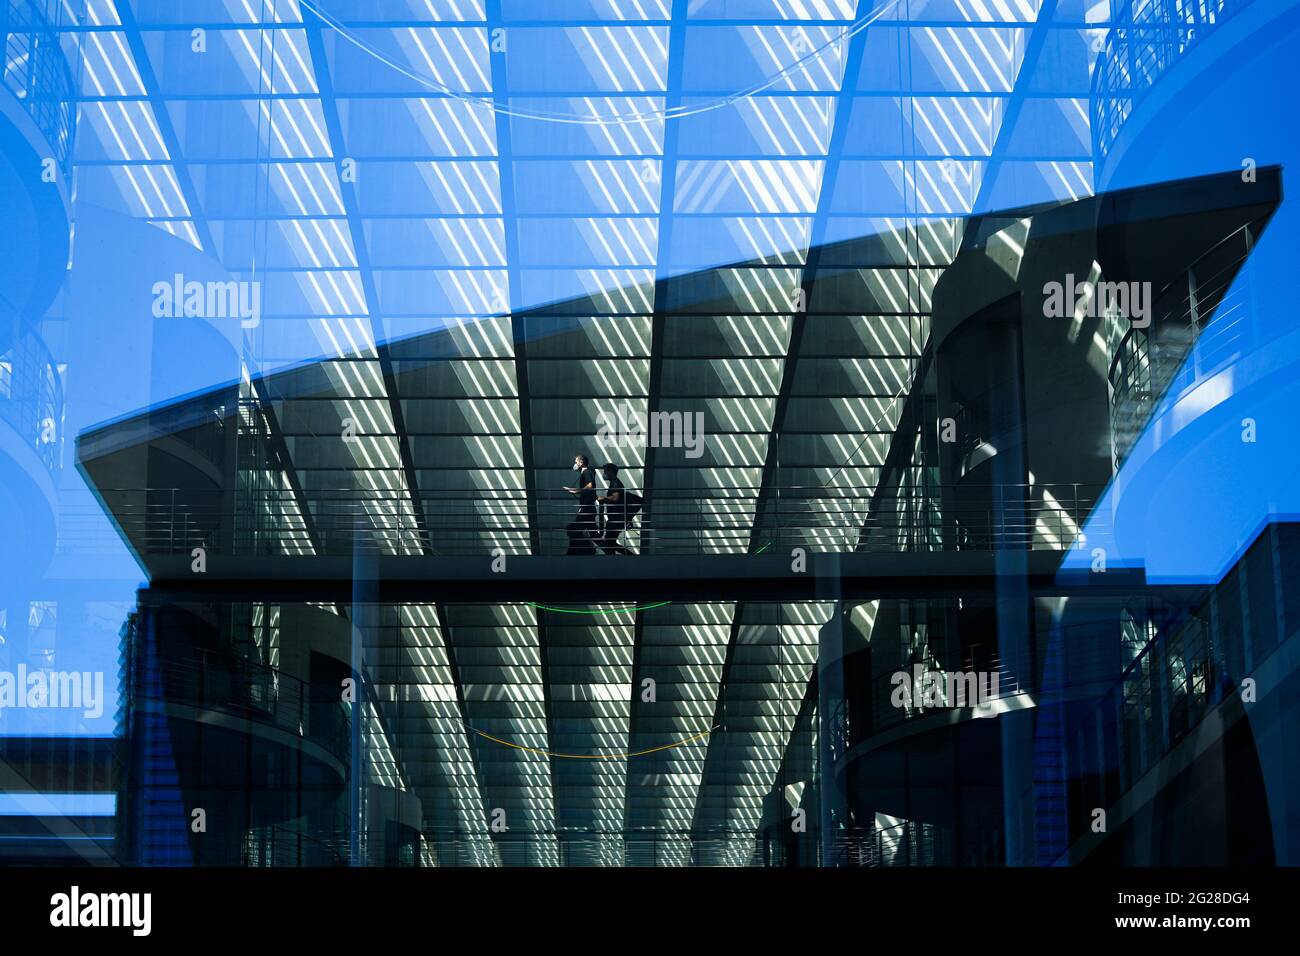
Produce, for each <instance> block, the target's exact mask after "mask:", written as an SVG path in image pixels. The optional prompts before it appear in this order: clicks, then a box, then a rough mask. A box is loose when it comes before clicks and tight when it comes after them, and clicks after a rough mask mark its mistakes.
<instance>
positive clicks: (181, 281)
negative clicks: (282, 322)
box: [151, 272, 262, 329]
mask: <svg viewBox="0 0 1300 956" xmlns="http://www.w3.org/2000/svg"><path fill="white" fill-rule="evenodd" d="M151 291H152V292H153V314H154V317H155V318H158V319H178V318H187V319H233V318H238V319H239V324H240V326H242V327H243V328H246V329H252V328H256V327H257V326H258V325H259V324H260V323H261V321H262V283H260V282H258V281H256V280H234V279H231V280H229V281H227V282H219V281H216V280H208V281H206V282H199V281H198V280H195V279H191V280H189V281H186V279H185V276H184V275H183V274H182V273H180V272H178V273H176V274H175V275H174V276H172V280H171V281H170V282H165V281H160V282H155V283H154V284H153V288H152V289H151Z"/></svg>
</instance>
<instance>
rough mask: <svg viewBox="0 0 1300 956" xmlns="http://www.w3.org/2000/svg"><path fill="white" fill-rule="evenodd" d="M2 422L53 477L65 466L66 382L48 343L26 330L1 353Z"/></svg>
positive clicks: (0, 416) (0, 405) (0, 397)
mask: <svg viewBox="0 0 1300 956" xmlns="http://www.w3.org/2000/svg"><path fill="white" fill-rule="evenodd" d="M0 421H4V422H7V423H8V424H9V426H10V427H11V428H13V429H14V431H16V432H17V433H18V434H19V435H20V436H21V437H22V439H23V441H24V442H26V443H27V444H28V445H29V446H30V447H31V448H32V450H33V451H34V452H35V453H36V455H37V456H38V457H39V458H40V459H41V462H42V463H43V464H44V465H45V468H46V470H48V471H49V472H50V473H51V474H54V473H55V472H57V471H58V469H59V467H60V466H61V463H62V446H63V381H62V379H61V378H60V377H59V367H58V365H57V364H56V363H55V361H54V356H53V355H51V354H50V350H49V349H48V348H47V347H46V345H45V342H44V341H43V340H42V339H41V337H40V336H39V335H37V334H36V332H35V331H34V330H32V329H30V328H23V329H22V330H21V331H20V332H19V333H18V335H17V336H15V338H14V339H13V342H12V344H11V345H10V346H9V348H8V349H6V350H5V351H4V352H3V353H0Z"/></svg>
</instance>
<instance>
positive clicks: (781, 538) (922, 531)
mask: <svg viewBox="0 0 1300 956" xmlns="http://www.w3.org/2000/svg"><path fill="white" fill-rule="evenodd" d="M1102 490H1103V488H1102V486H1100V485H1082V484H1058V485H975V484H962V485H959V486H944V487H938V488H936V489H932V491H933V494H932V495H931V496H930V498H929V499H927V500H925V501H922V500H920V499H919V498H918V496H917V495H916V494H915V493H914V492H904V493H898V492H897V491H888V490H881V491H875V490H873V489H854V488H824V487H813V488H807V487H787V488H782V489H781V491H780V493H779V494H773V495H770V496H768V497H767V499H766V501H765V503H764V506H763V512H762V514H756V513H755V510H756V507H757V503H758V501H759V500H760V499H759V489H758V488H757V487H731V488H718V489H707V490H706V489H701V490H699V491H691V490H679V491H667V490H665V491H660V492H656V494H655V498H654V500H653V501H652V502H647V503H646V507H645V509H644V510H643V511H642V512H641V513H640V514H638V515H636V516H635V517H634V518H633V520H632V521H631V523H630V525H629V526H627V528H626V530H624V531H623V532H622V533H621V534H620V535H619V537H618V541H619V543H620V544H621V545H622V546H624V547H626V548H627V549H628V550H629V551H630V552H631V553H632V554H763V553H782V552H784V553H786V554H789V552H790V549H792V548H795V547H802V548H805V549H807V550H809V551H834V552H841V553H843V552H854V551H872V552H898V551H988V550H997V549H1020V550H1025V549H1028V550H1053V551H1060V550H1065V549H1068V548H1070V547H1071V546H1073V545H1074V543H1075V542H1076V540H1077V538H1078V531H1079V527H1080V525H1081V524H1082V522H1083V521H1084V520H1085V519H1086V517H1087V515H1088V513H1089V512H1090V511H1091V510H1092V508H1093V506H1094V505H1095V504H1096V502H1097V500H1098V498H1099V497H1100V495H1101V492H1102ZM99 492H100V495H101V497H102V499H103V500H104V501H105V502H107V504H108V506H109V507H110V509H111V510H112V513H113V517H114V519H115V520H116V522H117V524H118V526H119V527H120V529H121V531H122V533H124V534H125V535H126V536H127V538H128V540H129V542H130V543H131V545H132V547H133V548H135V549H136V550H137V551H138V552H139V553H140V555H141V556H142V557H148V556H152V555H189V554H191V553H192V552H193V550H194V549H195V548H203V549H204V550H205V552H206V553H207V554H235V555H290V556H292V555H312V554H317V555H320V554H324V555H356V554H371V555H382V554H393V555H403V554H406V555H418V554H433V555H440V556H457V555H491V554H493V552H494V551H498V550H499V551H500V552H502V553H505V554H530V553H536V554H566V553H575V552H574V551H573V550H571V545H576V552H577V553H587V554H590V553H599V552H600V551H602V550H605V548H604V547H603V546H607V545H609V543H610V542H609V539H608V537H605V538H601V537H600V536H601V535H606V536H608V535H609V534H610V533H611V532H613V531H614V530H615V528H614V526H611V525H608V524H602V518H601V516H600V515H596V516H594V517H593V516H591V515H588V516H587V517H586V520H585V523H584V522H583V520H582V517H581V516H580V515H579V514H578V509H577V506H576V505H575V503H574V499H573V498H572V497H570V496H567V495H565V496H563V498H559V497H553V496H548V497H546V498H543V499H542V500H540V501H537V502H535V503H531V504H530V502H529V501H528V500H527V499H526V498H525V497H524V495H523V493H522V492H521V491H520V490H519V489H518V488H514V489H488V488H484V489H481V490H478V491H476V492H474V493H472V494H466V493H462V492H457V493H446V494H438V493H425V494H422V495H421V496H420V499H419V504H420V513H421V519H420V520H417V518H416V515H415V512H414V511H413V509H412V507H411V501H410V498H409V497H407V496H406V495H404V494H397V493H382V492H368V493H367V492H364V491H361V490H358V489H348V490H346V491H344V490H338V491H336V492H329V491H326V490H322V489H313V490H312V496H311V498H310V503H309V509H310V514H309V515H308V516H306V519H304V516H303V515H302V513H301V510H300V501H301V499H300V498H299V497H297V496H296V495H295V494H293V493H292V492H289V491H284V492H279V491H276V490H274V489H271V490H268V491H266V492H264V493H261V494H259V497H258V498H257V499H256V500H254V501H248V500H244V501H242V502H238V503H232V502H231V499H230V498H229V497H227V496H225V495H224V494H223V492H221V491H219V490H212V491H206V492H197V491H189V490H182V489H174V488H156V489H120V488H101V489H99ZM530 511H531V512H532V513H533V515H535V519H536V525H535V526H534V524H533V523H532V522H531V521H530ZM95 517H96V518H97V517H98V516H95ZM236 517H237V518H238V520H237V521H236ZM606 517H608V513H607V514H606ZM575 525H580V527H576V528H575V527H573V526H575ZM593 533H594V534H595V535H596V536H597V537H596V538H593V537H591V535H592V534H593ZM583 535H586V537H583ZM534 539H535V541H536V543H535V544H534ZM1096 544H1097V542H1090V546H1096ZM113 546H119V545H118V542H117V541H116V539H112V540H107V539H105V537H104V535H103V532H102V522H97V521H95V520H91V516H90V515H89V514H87V515H83V516H80V518H79V516H78V515H76V514H68V515H65V518H64V521H63V526H62V527H61V529H60V543H59V547H60V549H61V550H64V551H82V552H86V551H93V550H95V549H96V548H103V547H113Z"/></svg>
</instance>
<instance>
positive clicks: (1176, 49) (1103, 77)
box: [1092, 0, 1253, 167]
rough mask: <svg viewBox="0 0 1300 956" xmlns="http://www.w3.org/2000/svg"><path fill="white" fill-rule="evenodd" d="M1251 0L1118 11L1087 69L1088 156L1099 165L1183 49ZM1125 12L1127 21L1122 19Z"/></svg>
mask: <svg viewBox="0 0 1300 956" xmlns="http://www.w3.org/2000/svg"><path fill="white" fill-rule="evenodd" d="M1252 2H1253V0H1150V2H1148V3H1145V4H1143V5H1142V6H1141V7H1139V8H1138V9H1137V10H1136V11H1135V10H1134V7H1135V6H1136V4H1134V3H1133V2H1132V0H1130V2H1129V3H1128V4H1127V5H1126V9H1124V10H1122V11H1119V13H1118V15H1117V16H1116V18H1115V19H1116V21H1117V22H1116V24H1115V26H1113V27H1112V28H1111V30H1110V32H1109V33H1108V34H1107V37H1106V43H1105V48H1104V50H1103V52H1102V54H1101V55H1100V56H1099V57H1098V59H1097V64H1096V67H1095V68H1094V70H1093V74H1092V135H1093V155H1094V158H1095V160H1096V162H1097V165H1098V167H1100V165H1101V163H1102V161H1104V160H1105V158H1106V155H1107V154H1108V153H1109V152H1110V148H1111V147H1112V146H1113V145H1114V143H1115V140H1116V138H1118V136H1119V133H1120V130H1121V129H1123V126H1124V124H1125V122H1127V121H1128V118H1129V117H1130V116H1131V115H1132V114H1133V111H1134V110H1135V109H1136V108H1137V107H1138V105H1139V104H1140V103H1141V102H1142V101H1143V100H1144V99H1145V98H1146V96H1147V94H1148V93H1150V91H1151V89H1152V87H1154V86H1155V84H1156V83H1157V82H1158V81H1159V80H1160V78H1161V77H1162V76H1164V75H1165V73H1167V72H1168V71H1169V70H1170V69H1171V68H1172V67H1173V65H1174V64H1175V63H1176V62H1177V61H1178V60H1179V59H1180V58H1181V57H1183V56H1184V55H1186V53H1187V51H1188V50H1190V49H1191V48H1192V47H1194V46H1196V45H1197V44H1199V43H1201V42H1202V41H1203V40H1204V39H1205V38H1206V37H1207V36H1208V35H1209V34H1211V33H1212V32H1213V31H1214V28H1215V27H1217V26H1219V25H1220V24H1222V23H1223V22H1224V21H1226V20H1229V19H1231V18H1232V17H1233V16H1235V15H1236V14H1238V13H1240V12H1241V11H1242V10H1244V9H1245V8H1246V7H1248V6H1250V4H1251V3H1252ZM1125 14H1127V19H1126V20H1121V18H1122V17H1124V16H1125Z"/></svg>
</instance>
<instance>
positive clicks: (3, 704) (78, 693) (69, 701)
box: [0, 664, 104, 720]
mask: <svg viewBox="0 0 1300 956" xmlns="http://www.w3.org/2000/svg"><path fill="white" fill-rule="evenodd" d="M9 707H17V708H31V709H65V710H80V711H81V713H82V716H83V717H85V718H86V719H87V720H93V719H95V718H96V717H99V716H100V715H102V714H103V713H104V672H103V671H94V672H91V671H84V672H81V671H50V670H39V669H38V670H32V671H29V670H28V669H27V665H26V664H19V665H18V671H17V673H14V672H13V671H0V711H3V710H5V709H7V708H9Z"/></svg>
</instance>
